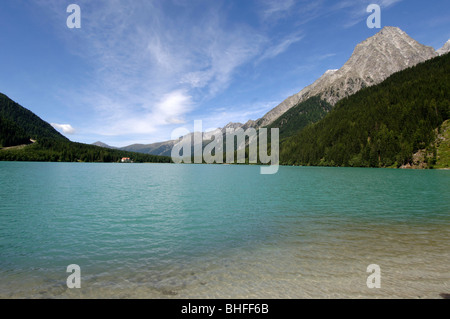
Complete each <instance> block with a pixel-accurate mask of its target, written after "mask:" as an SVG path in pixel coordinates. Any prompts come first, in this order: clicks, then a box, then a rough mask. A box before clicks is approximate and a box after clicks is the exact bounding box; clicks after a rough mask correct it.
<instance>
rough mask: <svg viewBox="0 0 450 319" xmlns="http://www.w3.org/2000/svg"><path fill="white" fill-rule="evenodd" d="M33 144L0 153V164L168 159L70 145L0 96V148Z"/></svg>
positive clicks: (27, 112) (35, 118) (31, 115)
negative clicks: (5, 162)
mask: <svg viewBox="0 0 450 319" xmlns="http://www.w3.org/2000/svg"><path fill="white" fill-rule="evenodd" d="M30 138H31V139H33V140H36V143H33V144H32V145H28V146H26V147H12V148H6V149H0V161H50V162H56V161H59V162H79V161H81V162H119V161H120V160H121V159H122V158H123V157H129V158H131V159H132V160H133V161H134V162H157V163H170V162H171V158H170V157H163V156H154V155H149V154H140V153H133V152H126V151H121V150H115V149H106V148H102V147H98V146H94V145H87V144H81V143H74V142H71V141H69V140H68V139H67V138H65V137H64V136H62V135H61V134H60V133H59V132H57V131H56V130H55V129H54V128H53V127H52V126H51V125H50V124H48V123H47V122H45V121H43V120H42V119H40V118H39V117H38V116H36V115H35V114H34V113H33V112H31V111H29V110H27V109H25V108H24V107H22V106H21V105H19V104H17V103H15V102H14V101H12V100H10V99H9V98H8V97H7V96H6V95H4V94H0V147H9V146H15V145H22V144H29V143H31V141H30Z"/></svg>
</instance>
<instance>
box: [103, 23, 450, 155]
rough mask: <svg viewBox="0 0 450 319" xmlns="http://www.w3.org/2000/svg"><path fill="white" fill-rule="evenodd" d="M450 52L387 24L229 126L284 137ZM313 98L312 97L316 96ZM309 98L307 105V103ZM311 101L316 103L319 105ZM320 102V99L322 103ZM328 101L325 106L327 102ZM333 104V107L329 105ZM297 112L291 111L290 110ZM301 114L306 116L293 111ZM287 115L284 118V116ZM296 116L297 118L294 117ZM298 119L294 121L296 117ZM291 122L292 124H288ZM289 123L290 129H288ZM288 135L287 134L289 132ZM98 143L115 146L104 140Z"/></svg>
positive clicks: (158, 148)
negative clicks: (309, 80)
mask: <svg viewBox="0 0 450 319" xmlns="http://www.w3.org/2000/svg"><path fill="white" fill-rule="evenodd" d="M448 52H450V40H449V41H448V42H447V43H446V44H445V45H444V46H443V47H442V48H441V49H439V50H437V51H435V50H434V49H433V48H432V47H428V46H425V45H422V44H420V43H419V42H417V41H416V40H414V39H412V38H411V37H410V36H408V35H407V34H406V33H405V32H404V31H402V30H401V29H399V28H397V27H385V28H383V29H382V30H381V31H380V32H378V33H377V34H375V35H374V36H372V37H370V38H368V39H367V40H365V41H363V42H361V43H360V44H358V45H357V46H356V48H355V49H354V52H353V54H352V56H351V57H350V59H349V60H348V61H347V62H346V63H345V64H344V65H343V66H342V67H341V68H340V69H338V70H328V71H326V72H325V73H324V74H323V75H322V76H321V77H320V78H319V79H318V80H317V81H315V82H314V83H313V84H311V85H310V86H308V87H306V88H304V89H303V90H301V91H300V92H299V93H297V94H295V95H293V96H291V97H289V98H287V99H286V100H284V101H283V102H282V103H280V104H279V105H278V106H276V107H275V108H274V109H272V110H271V111H269V112H268V113H267V114H265V115H264V116H263V117H262V118H260V119H258V120H256V121H252V120H250V121H248V122H247V123H245V124H241V123H229V124H228V125H227V126H226V127H224V128H222V131H223V132H224V131H225V129H226V128H227V127H233V128H239V127H242V128H243V129H247V128H249V127H253V128H256V129H259V128H261V127H279V128H280V129H281V137H282V138H284V137H287V135H289V134H291V133H294V132H295V131H297V130H300V129H302V128H303V127H305V126H307V125H309V124H312V123H315V122H317V121H319V120H321V119H322V118H323V117H324V116H325V115H326V114H327V113H328V112H329V111H330V110H331V109H332V108H333V107H334V106H335V105H336V104H337V103H338V102H339V101H340V100H342V99H343V98H346V97H348V96H351V95H353V94H355V93H357V92H358V91H360V90H361V89H363V88H365V87H370V86H373V85H376V84H379V83H381V82H383V81H384V80H386V79H387V78H388V77H389V76H391V75H392V74H394V73H396V72H399V71H401V70H404V69H406V68H410V67H412V66H415V65H417V64H418V63H421V62H424V61H427V60H429V59H431V58H434V57H436V56H439V55H443V54H445V53H448ZM316 97H318V99H313V100H310V99H311V98H316ZM306 101H308V103H306V105H302V103H303V102H306ZM311 101H314V102H316V105H315V108H314V107H313V104H312V103H311ZM319 101H320V102H319ZM321 101H324V102H326V103H327V106H324V104H323V102H321ZM328 105H329V107H328ZM291 109H294V110H293V111H291V112H289V113H287V112H288V111H289V110H291ZM296 112H297V113H299V114H300V115H302V116H301V117H302V118H297V117H295V116H293V114H296ZM283 115H284V117H283ZM294 118H295V119H294ZM293 119H294V121H293V122H292V120H293ZM288 122H291V124H288ZM286 126H289V127H290V128H289V129H287V130H286ZM286 134H287V135H286ZM174 144H175V141H165V142H160V143H154V144H147V145H145V144H135V145H130V146H126V147H122V148H120V149H121V150H127V151H134V152H142V153H147V154H154V155H165V156H170V153H171V149H172V147H173V145H174ZM95 145H99V146H103V147H108V148H112V147H111V146H108V145H106V144H104V143H101V142H97V143H95Z"/></svg>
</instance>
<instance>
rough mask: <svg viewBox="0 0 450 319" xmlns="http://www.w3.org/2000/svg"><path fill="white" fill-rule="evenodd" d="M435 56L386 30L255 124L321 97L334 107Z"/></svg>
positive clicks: (393, 29) (398, 31)
mask: <svg viewBox="0 0 450 319" xmlns="http://www.w3.org/2000/svg"><path fill="white" fill-rule="evenodd" d="M435 56H437V53H436V51H435V50H434V49H433V48H432V47H428V46H425V45H422V44H420V43H419V42H417V41H416V40H414V39H413V38H411V37H410V36H409V35H408V34H406V32H404V31H402V30H401V29H399V28H397V27H385V28H383V29H382V30H381V31H379V32H378V33H377V34H375V35H374V36H372V37H370V38H368V39H366V40H364V41H363V42H361V43H359V44H358V45H357V46H356V47H355V50H354V51H353V54H352V56H351V57H350V59H349V60H348V61H347V62H346V63H345V64H344V66H343V67H342V68H340V69H339V70H337V71H327V72H325V73H324V74H323V75H322V77H320V78H319V79H318V80H317V81H316V82H314V83H313V84H311V85H310V86H308V87H306V88H305V89H303V90H302V91H300V92H299V93H297V94H295V95H293V96H291V97H289V98H288V99H286V100H285V101H283V102H282V103H281V104H280V105H278V106H277V107H275V108H274V109H273V110H271V111H270V112H268V113H267V114H266V115H265V116H264V117H263V118H261V119H259V120H258V121H257V126H258V127H262V126H266V125H269V124H270V123H272V122H273V121H274V120H276V119H277V118H278V117H280V116H281V115H282V114H284V113H285V112H286V111H288V110H289V109H290V108H292V107H293V106H295V105H297V104H298V103H300V102H303V101H305V100H306V99H308V98H310V97H312V96H316V95H320V96H321V97H322V99H324V100H326V101H327V102H328V103H330V104H332V105H335V104H336V103H337V102H338V101H339V100H341V99H343V98H345V97H347V96H349V95H352V94H354V93H356V92H357V91H359V90H360V89H362V88H364V87H367V86H371V85H375V84H378V83H381V82H382V81H384V80H385V79H386V78H388V77H389V76H390V75H392V74H393V73H395V72H398V71H401V70H404V69H406V68H408V67H412V66H414V65H416V64H418V63H420V62H424V61H426V60H428V59H430V58H433V57H435Z"/></svg>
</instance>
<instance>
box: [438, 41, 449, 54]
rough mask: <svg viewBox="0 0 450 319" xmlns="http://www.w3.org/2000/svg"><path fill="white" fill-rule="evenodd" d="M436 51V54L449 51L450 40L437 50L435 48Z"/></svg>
mask: <svg viewBox="0 0 450 319" xmlns="http://www.w3.org/2000/svg"><path fill="white" fill-rule="evenodd" d="M436 52H437V54H439V55H444V54H446V53H448V52H450V40H448V41H447V42H446V43H445V44H444V46H443V47H442V48H440V49H439V50H437V51H436Z"/></svg>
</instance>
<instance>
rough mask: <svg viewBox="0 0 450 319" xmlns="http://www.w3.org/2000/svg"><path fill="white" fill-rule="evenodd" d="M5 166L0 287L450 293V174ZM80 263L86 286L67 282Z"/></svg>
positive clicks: (148, 293)
mask: <svg viewBox="0 0 450 319" xmlns="http://www.w3.org/2000/svg"><path fill="white" fill-rule="evenodd" d="M0 174H1V175H0V247H1V249H0V298H111V297H112V298H440V294H449V293H450V267H449V263H450V249H449V248H450V247H449V243H450V171H443V170H439V171H438V170H396V169H360V168H316V167H280V170H279V172H278V174H275V175H260V174H259V166H244V165H175V164H85V163H22V162H0ZM71 264H76V265H79V266H80V268H81V289H68V287H67V285H66V280H67V277H68V276H69V275H70V273H68V272H66V270H67V266H68V265H71ZM371 264H376V265H379V267H380V269H381V277H380V278H381V288H379V289H377V288H374V289H369V288H368V286H367V284H366V281H367V278H368V276H369V275H370V273H368V272H367V267H368V266H369V265H371Z"/></svg>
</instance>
